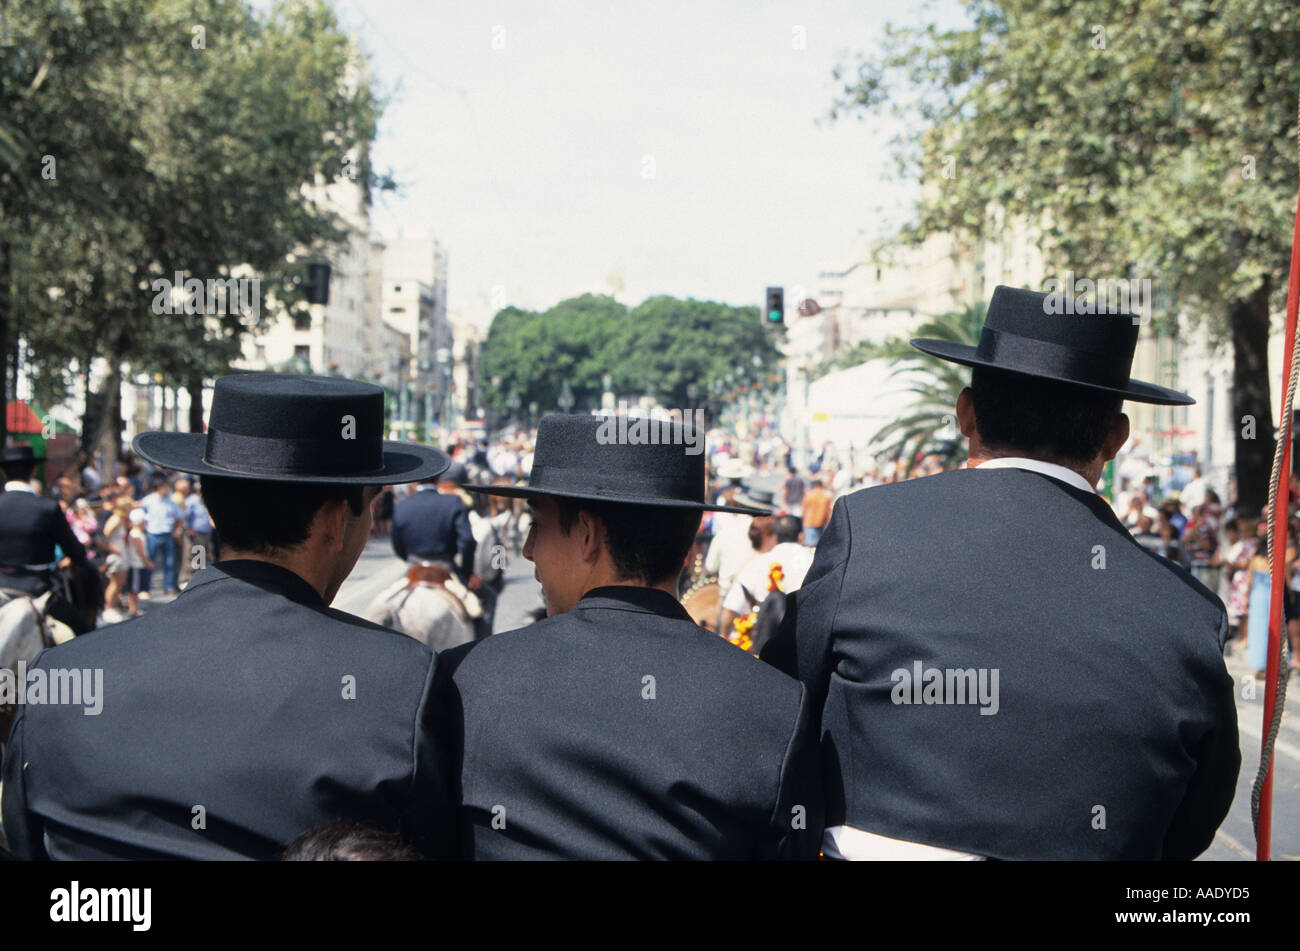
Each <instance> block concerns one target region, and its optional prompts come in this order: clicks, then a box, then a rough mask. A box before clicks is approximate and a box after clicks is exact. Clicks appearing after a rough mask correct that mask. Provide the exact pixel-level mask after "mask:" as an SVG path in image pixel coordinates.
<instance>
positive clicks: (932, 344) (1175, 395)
mask: <svg viewBox="0 0 1300 951" xmlns="http://www.w3.org/2000/svg"><path fill="white" fill-rule="evenodd" d="M911 343H912V346H913V347H915V348H916V349H917V350H920V351H921V352H922V353H928V354H930V356H932V357H938V358H939V359H940V360H947V361H948V362H949V363H960V364H962V365H963V366H968V367H989V368H990V369H993V370H1002V371H1004V372H1006V373H1018V374H1020V375H1021V376H1032V377H1035V378H1036V379H1040V380H1055V381H1056V382H1058V383H1068V384H1070V385H1071V386H1079V387H1083V388H1084V389H1088V390H1096V391H1098V392H1100V393H1113V394H1115V395H1116V396H1122V397H1124V399H1126V400H1132V401H1133V402H1135V403H1156V404H1158V405H1160V406H1191V405H1192V404H1193V403H1195V402H1196V400H1194V399H1192V398H1191V397H1190V396H1188V395H1187V394H1186V393H1180V392H1179V391H1178V390H1171V389H1169V387H1166V386H1158V385H1156V384H1155V383H1144V382H1142V381H1141V380H1129V383H1128V386H1126V387H1113V386H1100V385H1098V384H1096V383H1085V382H1082V381H1080V380H1076V379H1073V378H1071V377H1067V376H1060V375H1058V374H1054V373H1035V372H1034V371H1032V370H1021V369H1017V368H1015V367H1009V366H1006V365H1005V364H1001V363H997V362H996V361H993V360H988V359H984V358H982V357H978V356H976V351H975V348H974V347H972V346H970V345H969V344H964V343H953V342H952V341H950V340H933V339H930V338H928V337H918V338H916V339H915V340H913V341H912V342H911Z"/></svg>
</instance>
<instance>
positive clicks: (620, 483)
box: [529, 413, 705, 503]
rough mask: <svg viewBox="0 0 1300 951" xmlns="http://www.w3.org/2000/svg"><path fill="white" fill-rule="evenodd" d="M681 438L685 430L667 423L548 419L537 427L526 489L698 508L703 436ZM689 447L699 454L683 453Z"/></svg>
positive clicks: (556, 415) (571, 417)
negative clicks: (692, 504) (687, 504)
mask: <svg viewBox="0 0 1300 951" xmlns="http://www.w3.org/2000/svg"><path fill="white" fill-rule="evenodd" d="M687 435H688V434H687V432H686V427H685V426H683V425H682V424H681V423H677V422H670V421H667V420H657V419H649V418H642V419H634V418H629V417H627V416H616V415H611V416H579V415H563V414H559V413H552V414H550V415H547V416H544V417H542V420H541V422H540V423H539V424H538V426H537V448H536V450H535V451H534V453H533V468H532V472H531V474H530V476H529V485H530V486H531V487H533V488H542V489H556V490H563V491H586V492H589V493H590V495H591V497H592V498H600V497H602V496H608V497H610V498H611V499H614V498H620V497H623V496H627V495H628V494H634V495H642V496H645V497H646V498H647V500H656V501H669V500H677V501H683V502H696V503H703V502H704V501H705V498H704V494H705V493H704V484H705V469H704V466H705V462H704V460H705V456H704V452H703V451H702V450H703V440H704V434H703V432H700V433H698V434H695V433H691V434H690V436H691V438H690V440H688V439H687V438H686V437H687ZM651 439H653V440H654V441H653V442H650V441H649V440H651ZM643 440H645V441H643ZM693 447H699V448H698V450H697V451H694V452H691V451H688V450H691V449H692V448H693Z"/></svg>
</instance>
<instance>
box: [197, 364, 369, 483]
mask: <svg viewBox="0 0 1300 951" xmlns="http://www.w3.org/2000/svg"><path fill="white" fill-rule="evenodd" d="M203 459H204V461H205V462H207V463H209V464H210V465H214V466H219V467H222V468H228V469H230V470H231V471H232V473H237V472H245V473H250V474H263V475H265V474H271V473H283V474H285V475H294V474H303V473H313V474H336V475H361V474H364V473H366V472H368V471H377V470H379V469H381V468H382V467H383V464H384V391H383V390H382V389H380V388H379V387H378V386H375V385H374V384H372V383H364V382H361V381H357V380H348V379H343V378H338V377H319V376H298V375H295V374H288V373H246V374H239V375H236V376H227V377H222V378H220V379H218V380H217V381H216V386H215V388H214V389H213V394H212V413H211V417H210V420H209V423H208V437H207V448H206V451H205V452H204V455H203Z"/></svg>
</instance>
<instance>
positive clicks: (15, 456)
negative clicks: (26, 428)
mask: <svg viewBox="0 0 1300 951" xmlns="http://www.w3.org/2000/svg"><path fill="white" fill-rule="evenodd" d="M44 458H45V457H44V456H40V455H37V454H36V451H35V450H33V449H32V447H31V444H30V443H25V442H16V443H14V444H12V445H9V446H5V448H4V454H3V455H0V465H4V464H5V463H9V462H19V463H26V462H32V463H35V462H40V461H41V460H43V459H44Z"/></svg>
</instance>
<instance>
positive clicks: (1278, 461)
mask: <svg viewBox="0 0 1300 951" xmlns="http://www.w3.org/2000/svg"><path fill="white" fill-rule="evenodd" d="M1296 147H1297V154H1296V163H1297V166H1298V167H1300V101H1298V102H1297V105H1296ZM1296 230H1297V234H1296V236H1295V237H1294V238H1293V250H1292V258H1293V265H1292V266H1293V268H1294V241H1295V240H1300V205H1297V210H1296ZM1293 283H1294V276H1293ZM1290 306H1291V302H1288V309H1289V308H1290ZM1297 378H1300V334H1296V335H1294V337H1293V338H1292V340H1291V372H1290V374H1289V375H1288V378H1287V383H1286V398H1285V400H1283V402H1282V426H1281V427H1280V429H1279V432H1278V438H1277V442H1276V445H1275V446H1274V447H1273V469H1272V472H1271V473H1270V475H1269V479H1268V501H1269V516H1270V517H1269V520H1268V564H1269V571H1270V573H1271V575H1272V576H1273V577H1277V576H1278V575H1279V574H1280V573H1281V572H1282V570H1283V569H1284V567H1285V566H1284V565H1283V564H1281V560H1282V559H1284V558H1285V557H1286V546H1285V545H1283V546H1282V547H1281V551H1279V550H1278V546H1277V544H1276V541H1275V539H1274V537H1273V535H1274V527H1275V526H1276V524H1277V513H1278V508H1277V506H1278V503H1279V501H1282V500H1281V499H1280V498H1279V496H1280V494H1281V492H1280V490H1281V489H1282V486H1281V484H1280V483H1281V474H1282V462H1283V460H1284V459H1285V458H1286V453H1288V452H1289V451H1290V449H1291V435H1292V434H1291V419H1292V407H1293V405H1294V403H1295V391H1296V380H1297ZM1286 488H1287V499H1288V500H1289V498H1290V486H1287V487H1286ZM1286 514H1287V517H1289V516H1290V509H1289V507H1288V510H1287V513H1286ZM1283 524H1286V522H1285V521H1284V522H1283ZM1285 537H1286V536H1285V533H1284V534H1283V538H1284V539H1285ZM1269 613H1270V615H1271V614H1272V603H1271V601H1270V606H1269ZM1284 616H1285V615H1284ZM1275 620H1278V619H1277V618H1273V617H1271V616H1270V618H1269V624H1270V626H1271V625H1272V623H1273V621H1275ZM1279 628H1280V630H1279V635H1280V636H1279V637H1278V648H1277V683H1276V684H1275V686H1274V694H1273V704H1274V705H1273V719H1272V720H1271V721H1270V722H1269V725H1268V732H1267V734H1266V735H1265V737H1264V743H1263V745H1262V747H1261V749H1260V758H1259V771H1258V772H1257V773H1256V774H1255V781H1254V783H1252V784H1251V788H1250V817H1251V823H1252V825H1253V826H1254V828H1255V840H1256V842H1258V841H1259V839H1260V828H1259V807H1260V800H1261V796H1262V793H1263V788H1264V783H1265V782H1266V781H1267V779H1268V776H1269V773H1270V771H1271V770H1272V768H1273V746H1274V744H1275V742H1276V741H1277V734H1278V731H1279V730H1280V729H1281V726H1282V710H1283V707H1284V706H1285V705H1286V688H1287V681H1288V680H1289V679H1290V678H1289V673H1290V671H1289V670H1288V669H1287V665H1288V662H1289V661H1288V655H1289V653H1290V645H1289V643H1288V641H1289V638H1288V637H1287V631H1286V625H1285V622H1284V621H1283V622H1281V623H1280V625H1279Z"/></svg>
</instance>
